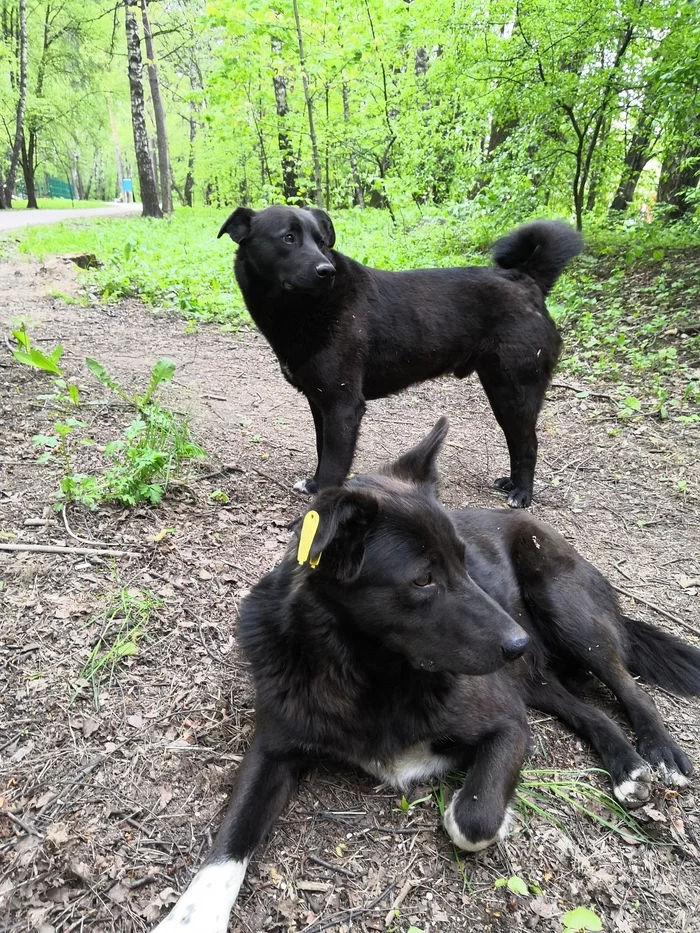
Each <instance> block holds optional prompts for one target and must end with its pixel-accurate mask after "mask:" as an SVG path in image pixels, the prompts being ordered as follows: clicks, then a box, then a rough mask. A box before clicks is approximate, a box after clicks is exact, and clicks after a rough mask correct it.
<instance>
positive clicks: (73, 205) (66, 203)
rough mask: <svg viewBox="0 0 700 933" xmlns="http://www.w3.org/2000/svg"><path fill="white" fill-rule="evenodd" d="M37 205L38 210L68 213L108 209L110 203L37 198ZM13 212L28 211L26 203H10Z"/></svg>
mask: <svg viewBox="0 0 700 933" xmlns="http://www.w3.org/2000/svg"><path fill="white" fill-rule="evenodd" d="M36 202H37V204H38V205H39V210H40V211H41V210H43V211H69V210H74V209H77V208H81V209H82V208H85V207H110V206H111V203H112V202H111V201H94V200H89V199H88V200H86V201H77V200H76V201H71V200H69V199H68V198H37V199H36ZM12 210H13V211H28V210H30V208H28V207H27V205H26V202H24V201H13V202H12Z"/></svg>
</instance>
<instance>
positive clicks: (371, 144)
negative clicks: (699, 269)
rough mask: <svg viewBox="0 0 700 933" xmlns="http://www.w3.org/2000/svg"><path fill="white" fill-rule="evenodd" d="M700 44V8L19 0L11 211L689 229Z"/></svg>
mask: <svg viewBox="0 0 700 933" xmlns="http://www.w3.org/2000/svg"><path fill="white" fill-rule="evenodd" d="M698 48H700V13H699V12H698V5H697V4H696V3H693V2H687V0H653V2H650V0H597V2H596V3H595V4H592V3H590V2H587V0H586V2H584V0H557V2H553V0H522V2H516V3H513V2H512V0H508V2H505V0H430V2H428V0H408V2H407V0H246V2H245V3H235V2H232V0H211V2H209V3H204V2H201V0H157V2H155V0H150V2H147V0H138V2H137V0H126V2H119V3H117V4H115V3H114V2H112V3H111V4H110V3H106V2H102V0H82V2H80V3H78V2H77V0H36V2H32V3H29V4H28V3H27V2H26V0H0V120H1V126H0V131H2V144H1V146H0V179H2V182H3V191H4V201H5V202H6V206H8V202H9V196H8V187H10V186H11V187H12V189H13V191H14V195H15V198H16V199H17V201H16V202H15V203H20V199H21V198H26V197H27V195H28V192H30V191H31V190H33V189H36V192H38V193H39V194H40V195H41V194H44V195H45V194H48V193H50V191H49V182H50V180H51V179H55V180H57V181H58V182H60V181H62V182H64V183H66V184H67V185H68V186H69V188H70V193H71V195H72V196H73V197H75V198H97V199H102V200H112V199H114V198H115V197H119V196H120V193H121V188H122V184H121V182H122V179H123V178H125V177H133V179H134V185H135V188H136V193H137V196H138V195H139V194H141V195H142V196H143V200H144V204H145V202H146V197H145V196H144V195H145V194H146V192H144V191H140V188H142V187H143V184H144V182H143V178H144V177H145V176H144V175H143V172H144V171H146V172H150V173H151V176H152V178H151V182H150V183H153V185H154V187H153V190H152V191H151V196H152V197H156V198H159V199H160V207H161V208H163V210H164V211H165V212H168V211H169V209H170V205H169V203H168V197H169V196H172V198H173V200H174V201H175V203H176V204H177V203H181V204H188V205H195V204H197V205H202V204H213V205H215V206H227V205H232V204H237V203H246V204H253V205H261V204H266V203H271V202H279V201H286V202H288V203H292V204H296V203H316V204H318V205H320V206H323V207H326V208H329V209H333V208H341V207H352V206H359V207H385V208H387V209H388V210H390V211H395V210H396V209H397V208H398V207H401V206H402V205H404V204H407V203H409V202H410V203H414V202H417V203H418V204H423V203H425V204H427V203H433V204H445V205H446V206H447V205H451V206H454V205H460V204H465V203H469V205H470V209H471V210H483V211H491V210H506V211H507V212H508V213H509V214H510V215H512V218H513V219H519V218H521V217H525V216H530V215H531V214H532V213H533V212H536V211H537V212H540V213H551V214H559V215H564V216H569V217H571V219H573V220H575V221H576V222H577V223H578V225H579V227H581V226H585V224H586V221H587V218H589V217H606V218H608V217H610V218H614V219H616V218H623V217H625V216H627V215H629V212H630V211H634V212H635V214H636V216H638V217H639V216H640V215H644V216H645V217H648V216H651V212H652V211H653V212H654V213H655V214H658V215H661V216H664V217H667V218H669V219H678V218H682V217H690V216H692V214H693V212H694V209H695V206H696V204H697V201H698V197H699V194H698V179H699V178H700V138H699V136H698V126H699V125H700V94H699V89H700V56H698ZM154 74H155V83H154V80H153V77H154ZM137 76H138V79H139V81H140V83H141V88H142V90H141V102H140V104H139V102H138V100H137V101H136V103H135V102H134V81H135V78H136V77H137ZM158 97H160V98H161V100H160V109H161V115H162V117H163V120H164V124H163V126H162V127H159V126H158V125H157V119H158V109H159V106H158V100H157V98H158ZM154 104H155V105H156V106H155V107H154ZM135 107H136V108H137V109H138V107H140V108H141V111H142V112H141V114H140V119H141V121H142V122H141V130H140V131H137V128H136V122H137V117H138V114H135V113H134V108H135ZM20 111H21V112H20ZM20 124H21V126H20ZM161 130H162V132H163V138H164V140H167V141H166V142H165V145H166V151H165V152H163V151H162V149H161V151H159V144H160V143H161V139H160V131H161ZM139 132H140V137H139ZM139 138H140V139H141V149H142V151H141V155H139V143H138V140H139ZM135 140H136V144H137V145H136V149H135ZM144 153H145V154H146V155H148V156H149V157H150V165H146V164H145V162H144V161H143V160H144V159H146V155H144ZM13 157H14V158H13ZM139 158H141V159H142V161H141V162H139ZM13 161H14V162H15V163H16V164H15V165H14V168H13ZM137 169H138V170H137ZM139 178H141V179H142V180H141V181H139ZM56 183H57V182H56V181H54V184H56ZM156 206H157V205H156Z"/></svg>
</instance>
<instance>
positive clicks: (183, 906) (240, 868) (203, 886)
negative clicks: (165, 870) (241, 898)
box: [153, 859, 248, 933]
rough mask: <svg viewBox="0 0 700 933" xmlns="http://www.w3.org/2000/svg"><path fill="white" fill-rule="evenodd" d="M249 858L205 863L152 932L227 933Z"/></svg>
mask: <svg viewBox="0 0 700 933" xmlns="http://www.w3.org/2000/svg"><path fill="white" fill-rule="evenodd" d="M247 865H248V860H247V859H246V861H244V862H233V861H231V862H219V863H218V864H214V865H205V866H204V868H202V869H200V871H198V872H197V874H196V875H195V876H194V878H193V879H192V882H191V883H190V886H189V887H188V888H187V890H186V891H185V893H184V894H183V895H182V896H181V897H180V899H179V901H178V902H177V903H176V904H175V906H174V907H173V909H172V910H171V911H170V913H169V914H168V916H167V917H166V918H165V920H162V921H161V922H160V923H159V924H158V926H157V927H156V928H155V930H154V931H153V933H226V930H227V929H228V918H229V914H230V913H231V909H232V908H233V905H234V904H235V903H236V898H237V897H238V892H239V891H240V889H241V884H242V883H243V878H244V877H245V870H246V867H247Z"/></svg>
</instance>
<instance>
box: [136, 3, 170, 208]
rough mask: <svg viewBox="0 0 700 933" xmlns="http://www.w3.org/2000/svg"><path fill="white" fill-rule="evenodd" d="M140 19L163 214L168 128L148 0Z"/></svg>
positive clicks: (167, 190) (166, 195) (167, 202)
mask: <svg viewBox="0 0 700 933" xmlns="http://www.w3.org/2000/svg"><path fill="white" fill-rule="evenodd" d="M141 19H142V20H143V35H144V39H145V41H146V58H147V62H148V82H149V84H150V86H151V100H152V101H153V113H154V115H155V118H156V139H157V142H158V168H159V173H160V191H161V205H162V208H163V213H164V214H172V212H173V195H172V191H171V188H170V178H171V171H170V152H169V149H168V130H167V126H166V123H165V108H164V107H163V96H162V94H161V92H160V79H159V77H158V66H157V65H156V54H155V49H154V47H153V31H152V30H151V23H150V20H149V17H148V0H141Z"/></svg>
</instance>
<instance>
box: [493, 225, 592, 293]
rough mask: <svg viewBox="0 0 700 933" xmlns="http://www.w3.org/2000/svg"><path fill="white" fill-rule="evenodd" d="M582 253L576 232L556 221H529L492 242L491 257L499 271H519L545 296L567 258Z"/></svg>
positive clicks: (580, 241) (580, 238)
mask: <svg viewBox="0 0 700 933" xmlns="http://www.w3.org/2000/svg"><path fill="white" fill-rule="evenodd" d="M582 250H583V237H582V236H581V234H580V233H578V232H577V231H576V230H574V229H573V228H572V227H570V226H569V225H568V224H565V223H562V222H561V221H560V220H533V221H531V222H530V223H527V224H523V225H522V227H518V228H517V230H513V232H512V233H509V234H508V235H507V236H504V237H501V239H500V240H497V241H496V243H494V246H493V249H492V251H491V255H492V256H493V261H494V262H495V263H496V265H497V266H500V267H501V268H502V269H519V270H520V272H525V273H526V274H527V275H529V276H530V277H531V278H533V279H534V280H535V282H537V284H538V285H539V287H540V289H541V290H542V294H543V295H544V296H545V297H547V295H548V294H549V293H550V292H551V290H552V288H553V287H554V283H555V282H556V280H557V279H558V278H559V276H560V275H561V273H562V271H563V269H564V266H565V265H566V264H567V262H568V261H569V260H570V259H573V257H574V256H578V254H579V253H580V252H581V251H582Z"/></svg>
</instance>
